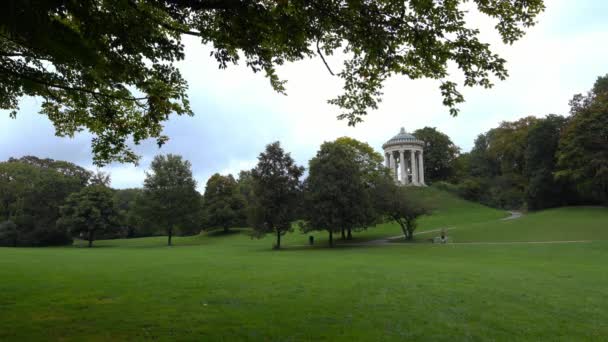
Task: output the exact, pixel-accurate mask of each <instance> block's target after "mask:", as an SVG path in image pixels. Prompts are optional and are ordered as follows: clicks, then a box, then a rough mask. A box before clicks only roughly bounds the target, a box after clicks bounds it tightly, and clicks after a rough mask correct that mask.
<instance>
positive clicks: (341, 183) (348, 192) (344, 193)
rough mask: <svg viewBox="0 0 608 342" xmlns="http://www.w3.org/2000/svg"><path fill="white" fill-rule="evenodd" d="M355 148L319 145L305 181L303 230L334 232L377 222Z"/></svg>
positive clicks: (330, 236) (330, 242)
mask: <svg viewBox="0 0 608 342" xmlns="http://www.w3.org/2000/svg"><path fill="white" fill-rule="evenodd" d="M357 156H358V153H357V151H356V150H355V149H354V148H353V147H352V146H351V145H346V144H343V143H341V142H340V141H336V142H326V143H324V144H323V145H321V148H320V149H319V151H318V152H317V155H316V156H315V157H314V158H312V159H311V160H310V164H309V165H310V166H309V175H308V178H307V179H306V182H305V192H304V203H305V207H306V210H305V213H306V223H305V224H304V225H303V228H304V231H311V230H322V231H327V232H328V233H329V245H330V247H332V246H333V233H334V232H339V231H344V230H347V231H348V232H349V238H350V231H351V230H352V229H357V228H365V227H368V226H371V225H372V224H373V223H375V222H376V218H377V216H376V215H375V214H376V211H375V209H374V207H373V205H372V200H371V196H370V194H371V193H370V191H369V189H370V187H369V186H368V184H366V180H368V179H371V177H366V170H365V169H364V168H362V167H361V164H360V161H359V160H358V158H357Z"/></svg>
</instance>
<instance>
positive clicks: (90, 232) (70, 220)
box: [57, 185, 118, 247]
mask: <svg viewBox="0 0 608 342" xmlns="http://www.w3.org/2000/svg"><path fill="white" fill-rule="evenodd" d="M117 220H118V217H117V211H116V207H115V206H114V197H113V194H112V190H110V189H109V188H107V187H105V186H103V185H91V186H87V187H86V188H83V189H82V190H80V191H79V192H75V193H73V194H71V195H70V196H68V198H67V199H66V201H65V204H64V205H63V206H61V217H60V218H59V220H57V225H58V226H60V227H64V228H66V229H67V230H68V231H69V232H70V233H71V234H72V235H73V236H80V237H82V238H83V239H85V240H87V241H88V242H89V247H92V246H93V240H95V234H97V233H99V232H102V231H106V230H111V229H116V228H117V223H118V221H117Z"/></svg>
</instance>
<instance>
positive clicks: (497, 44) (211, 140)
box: [0, 0, 608, 192]
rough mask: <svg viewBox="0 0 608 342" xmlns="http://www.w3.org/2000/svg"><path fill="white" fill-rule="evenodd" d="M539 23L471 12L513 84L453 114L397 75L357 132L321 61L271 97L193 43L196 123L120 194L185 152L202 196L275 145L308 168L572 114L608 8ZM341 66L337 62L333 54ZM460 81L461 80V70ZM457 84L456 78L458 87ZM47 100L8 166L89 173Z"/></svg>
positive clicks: (551, 6) (299, 65)
mask: <svg viewBox="0 0 608 342" xmlns="http://www.w3.org/2000/svg"><path fill="white" fill-rule="evenodd" d="M545 3H546V6H547V9H546V10H545V12H544V13H542V14H541V15H540V16H539V18H538V24H537V25H536V26H534V27H532V28H530V29H529V30H528V31H527V34H526V36H524V37H523V38H522V39H521V40H519V41H517V42H516V43H514V44H513V45H505V44H503V43H502V42H501V40H500V37H499V35H498V34H497V33H496V31H495V30H494V28H493V26H494V24H495V23H494V22H493V20H492V19H490V18H487V17H484V16H482V15H480V14H478V13H475V11H471V13H470V15H469V17H468V22H469V25H470V26H471V27H478V28H479V29H480V30H481V36H480V38H481V40H482V41H484V42H487V43H489V44H490V45H491V47H492V50H493V51H494V52H496V53H498V54H499V55H500V56H501V57H503V58H505V59H506V60H507V68H508V70H509V75H510V76H509V78H507V79H506V80H505V81H497V82H496V85H495V86H494V87H493V88H491V89H484V88H479V87H476V88H465V89H461V90H463V94H464V96H465V100H466V102H465V103H464V104H461V105H460V106H459V108H460V114H459V115H458V116H457V117H455V118H454V117H451V116H450V115H449V114H448V109H447V108H446V107H444V106H443V105H442V104H441V101H442V98H441V94H440V92H439V89H438V82H437V81H433V80H409V79H407V78H404V77H395V78H392V79H390V80H388V82H387V83H386V84H385V88H384V96H383V102H382V103H381V104H380V106H379V108H378V109H377V110H375V111H371V112H370V113H369V114H368V116H367V117H366V118H365V121H364V122H363V123H360V124H358V125H357V126H356V127H349V126H348V125H347V123H346V121H340V120H337V119H336V115H337V114H339V109H338V108H337V107H334V106H331V105H329V104H327V100H328V99H330V98H333V97H334V96H336V95H338V94H340V93H341V87H342V82H341V80H340V79H339V78H337V77H332V76H331V75H330V74H329V73H328V72H327V70H326V69H325V67H324V65H323V63H322V61H321V60H320V59H319V58H314V59H308V60H304V61H299V62H295V63H291V64H288V65H284V66H282V67H280V68H279V75H280V76H281V77H282V78H283V79H285V80H287V81H288V82H287V96H285V95H281V94H278V93H276V92H274V91H273V90H272V88H271V86H270V84H269V82H268V80H267V79H266V78H264V76H263V75H262V74H260V73H258V74H254V73H252V72H251V71H250V70H249V69H247V68H246V67H245V66H242V65H238V66H231V67H229V68H228V69H226V70H219V69H218V67H217V64H216V62H215V60H214V59H212V57H209V51H210V49H209V47H207V46H203V45H201V44H200V43H199V42H198V41H196V40H194V39H186V40H185V45H186V51H185V52H186V59H185V60H184V61H182V62H180V63H179V64H178V65H179V68H180V70H181V71H182V74H183V75H184V77H185V79H186V80H187V81H188V83H189V91H188V96H189V98H190V101H191V105H192V109H193V111H194V113H195V116H194V117H188V116H186V117H178V116H172V117H171V118H170V120H169V121H168V122H167V123H166V124H165V129H164V133H165V134H167V135H168V136H169V137H170V141H169V142H168V143H166V144H165V145H164V146H163V147H162V148H160V149H159V148H158V147H157V146H156V144H155V143H154V141H146V142H144V143H142V144H141V145H139V146H136V148H135V151H136V152H137V153H138V154H140V155H141V156H142V159H141V161H140V163H139V165H137V166H135V165H132V164H117V163H115V164H110V165H108V166H106V167H104V168H102V169H101V170H102V171H104V172H109V173H110V174H111V178H112V186H113V187H115V188H129V187H141V186H142V184H143V180H144V178H145V171H146V170H147V169H148V168H149V163H150V161H151V160H152V159H153V158H154V156H155V155H157V154H161V153H162V154H164V153H176V154H181V155H182V156H183V157H184V158H185V159H187V160H189V161H190V162H191V163H192V170H193V174H194V177H195V178H196V180H197V182H198V189H199V191H201V192H202V191H204V187H205V183H206V181H207V179H208V178H209V177H210V176H211V175H212V174H214V173H216V172H219V173H221V174H228V173H232V174H235V175H236V174H238V172H239V171H240V170H244V169H250V168H252V167H254V166H255V164H256V161H257V156H258V155H259V153H260V152H261V151H262V150H263V149H264V147H265V145H267V144H268V143H271V142H274V141H277V140H279V141H280V142H281V144H282V146H283V147H284V149H285V150H286V151H288V152H290V153H291V155H292V156H293V158H294V159H295V160H296V162H297V163H298V164H300V165H304V166H307V164H308V160H309V159H310V158H312V157H313V156H314V155H315V153H316V151H317V150H318V148H319V145H320V144H321V143H323V142H324V141H331V140H334V139H336V138H338V137H341V136H350V137H353V138H356V139H359V140H362V141H365V142H367V143H369V144H370V145H371V146H372V147H374V148H375V149H376V150H378V151H379V152H381V150H382V149H381V146H382V143H384V142H385V141H386V140H388V139H390V138H391V137H392V136H394V135H395V134H397V133H398V132H399V129H400V127H404V128H405V129H406V130H407V131H409V132H412V131H414V130H416V129H418V128H422V127H425V126H429V127H436V128H437V129H438V130H440V131H442V132H444V133H445V134H447V135H449V136H450V138H451V139H452V141H454V143H455V144H456V145H458V146H459V147H461V149H462V151H469V150H470V149H471V147H472V146H473V141H474V139H475V138H476V137H477V135H478V134H480V133H483V132H485V131H487V130H489V129H490V128H493V127H496V126H497V125H498V124H499V123H500V122H502V121H512V120H517V119H519V118H522V117H525V116H529V115H533V116H538V117H542V116H545V115H547V114H561V115H568V111H569V106H568V101H569V100H570V99H571V98H572V96H573V95H574V94H577V93H585V92H587V91H588V90H589V89H590V88H591V87H592V86H593V83H594V82H595V80H596V79H597V77H598V76H600V75H605V74H607V73H608V65H607V64H606V62H607V61H608V44H606V41H607V39H608V22H607V21H606V20H605V15H606V13H608V1H606V0H579V1H573V0H545ZM328 63H329V64H330V65H332V67H333V68H334V69H339V67H340V65H341V61H340V60H339V59H338V58H337V57H333V58H332V57H329V58H328ZM454 71H455V72H454V76H455V77H458V72H457V70H454ZM457 79H458V78H457ZM41 103H42V101H41V100H40V99H37V98H24V99H23V100H22V102H21V105H20V111H19V112H18V114H17V118H16V119H11V118H9V115H8V114H9V113H8V111H0V161H1V160H6V159H8V158H9V157H20V156H24V155H35V156H38V157H41V158H53V159H60V160H67V161H70V162H73V163H76V164H78V165H81V166H84V167H86V168H89V169H91V170H96V169H97V168H96V167H95V166H94V165H93V163H92V155H91V148H90V141H91V135H90V134H88V133H86V132H84V133H80V134H78V135H76V136H75V137H74V138H59V137H56V136H55V135H54V128H53V125H52V123H51V122H50V121H49V120H48V119H47V118H46V117H45V116H42V115H39V114H38V111H39V109H40V104H41Z"/></svg>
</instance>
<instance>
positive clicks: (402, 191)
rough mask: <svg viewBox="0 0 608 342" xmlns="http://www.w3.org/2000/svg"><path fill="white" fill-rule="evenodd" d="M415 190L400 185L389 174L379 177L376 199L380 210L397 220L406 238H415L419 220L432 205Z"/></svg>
mask: <svg viewBox="0 0 608 342" xmlns="http://www.w3.org/2000/svg"><path fill="white" fill-rule="evenodd" d="M413 191H414V190H413V189H411V188H408V187H403V186H398V185H396V184H395V182H394V181H392V180H391V178H390V177H389V176H387V177H382V178H379V179H378V182H377V187H376V191H375V192H374V194H375V195H374V200H375V203H376V205H377V207H378V210H379V211H380V212H382V213H383V214H384V215H387V216H388V217H390V218H391V219H392V220H394V221H395V222H397V223H398V224H399V226H400V227H401V230H402V231H403V236H404V237H405V239H406V240H412V239H413V238H414V231H415V230H416V227H417V220H418V218H419V217H420V216H422V215H424V214H428V213H429V212H430V207H429V206H428V204H426V203H424V202H423V201H422V200H420V199H419V198H417V197H416V196H415V193H414V192H413Z"/></svg>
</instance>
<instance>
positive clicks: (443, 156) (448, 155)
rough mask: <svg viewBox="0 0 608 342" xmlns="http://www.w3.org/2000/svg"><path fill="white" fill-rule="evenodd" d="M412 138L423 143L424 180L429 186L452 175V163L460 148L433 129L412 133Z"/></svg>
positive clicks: (425, 128)
mask: <svg viewBox="0 0 608 342" xmlns="http://www.w3.org/2000/svg"><path fill="white" fill-rule="evenodd" d="M413 134H414V136H415V137H416V138H418V139H420V140H422V141H424V178H425V179H428V183H429V184H431V183H433V182H434V181H439V180H446V179H448V178H449V177H450V176H452V173H453V163H454V161H455V160H456V157H458V153H459V152H460V148H458V146H456V145H455V144H454V143H453V142H452V140H451V139H450V137H449V136H447V135H446V134H445V133H442V132H440V131H438V130H437V128H435V127H424V128H421V129H417V130H416V131H414V133H413Z"/></svg>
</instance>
